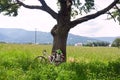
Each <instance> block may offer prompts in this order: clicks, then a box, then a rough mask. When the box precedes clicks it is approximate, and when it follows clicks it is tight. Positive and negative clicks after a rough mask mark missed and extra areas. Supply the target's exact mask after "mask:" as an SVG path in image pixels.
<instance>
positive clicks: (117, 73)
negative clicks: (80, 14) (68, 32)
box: [0, 44, 120, 80]
mask: <svg viewBox="0 0 120 80" xmlns="http://www.w3.org/2000/svg"><path fill="white" fill-rule="evenodd" d="M51 48H52V46H51V45H32V44H31V45H30V44H0V80H120V49H118V48H109V47H74V46H68V47H67V53H68V54H67V62H66V63H63V64H61V65H59V66H55V65H52V64H41V63H38V62H34V58H35V57H36V56H38V55H41V53H42V50H44V49H46V50H47V52H48V53H50V52H51Z"/></svg>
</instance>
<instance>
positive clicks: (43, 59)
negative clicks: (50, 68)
mask: <svg viewBox="0 0 120 80" xmlns="http://www.w3.org/2000/svg"><path fill="white" fill-rule="evenodd" d="M34 61H35V62H38V63H46V62H47V59H46V58H45V57H44V56H37V57H36V58H35V59H34Z"/></svg>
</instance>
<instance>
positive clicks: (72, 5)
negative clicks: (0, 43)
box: [0, 0, 119, 61]
mask: <svg viewBox="0 0 120 80" xmlns="http://www.w3.org/2000/svg"><path fill="white" fill-rule="evenodd" d="M33 1H34V0H33ZM38 1H39V2H40V3H41V4H40V5H27V4H25V3H24V1H20V0H0V12H4V14H5V15H13V16H17V15H18V8H20V7H21V6H23V7H25V8H28V9H38V10H42V11H45V12H47V13H49V14H50V15H51V16H52V17H53V18H54V19H55V20H56V21H57V24H55V25H54V27H53V28H52V30H51V34H52V36H53V48H52V53H53V52H54V51H55V50H57V49H61V50H62V52H63V54H64V57H65V58H64V61H66V42H67V37H68V33H69V31H70V29H72V28H74V27H75V26H76V25H78V24H80V23H83V22H86V21H88V20H91V19H94V18H96V17H98V16H100V15H102V14H105V13H106V12H107V11H109V10H110V9H111V8H113V7H114V6H115V5H116V3H118V2H119V0H114V1H113V2H112V3H111V4H110V5H108V6H107V7H106V8H104V9H102V10H100V11H97V12H96V13H93V14H89V15H86V16H83V17H79V18H76V19H74V20H71V16H75V15H82V13H88V12H90V11H91V10H92V9H95V8H94V0H84V3H82V2H81V0H58V3H57V4H58V7H59V10H58V12H55V11H54V10H53V9H51V8H50V7H49V5H48V4H47V3H46V1H45V0H38ZM51 2H52V1H51Z"/></svg>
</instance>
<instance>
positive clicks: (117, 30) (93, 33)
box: [0, 0, 120, 37]
mask: <svg viewBox="0 0 120 80" xmlns="http://www.w3.org/2000/svg"><path fill="white" fill-rule="evenodd" d="M82 1H84V0H82ZM112 1H114V0H95V4H96V8H97V10H100V9H102V8H104V7H106V6H107V5H108V4H110V3H111V2H112ZM46 2H48V4H49V5H50V7H52V9H54V10H55V11H57V7H56V2H55V0H46ZM26 4H38V5H39V2H38V3H37V0H34V2H33V0H26ZM106 18H107V15H102V16H100V17H98V18H96V19H93V20H90V21H87V22H84V23H82V24H79V25H77V26H76V27H75V28H73V29H71V30H70V33H73V34H76V35H81V36H89V37H105V36H120V25H118V23H117V22H114V20H106ZM0 22H1V23H0V28H22V29H26V30H35V28H37V30H39V31H44V32H50V30H51V29H52V27H53V26H54V25H55V24H56V21H55V20H54V19H53V18H52V17H51V16H50V15H49V14H47V13H45V12H43V11H40V10H30V9H26V8H23V7H22V8H21V9H20V10H19V15H18V16H17V17H8V16H3V15H2V14H0Z"/></svg>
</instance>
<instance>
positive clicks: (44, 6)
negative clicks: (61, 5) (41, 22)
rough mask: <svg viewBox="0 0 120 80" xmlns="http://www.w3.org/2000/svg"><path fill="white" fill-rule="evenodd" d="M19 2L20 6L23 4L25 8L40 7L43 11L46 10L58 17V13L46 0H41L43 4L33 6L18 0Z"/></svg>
mask: <svg viewBox="0 0 120 80" xmlns="http://www.w3.org/2000/svg"><path fill="white" fill-rule="evenodd" d="M16 1H17V4H19V5H20V6H23V7H25V8H29V9H39V10H42V11H45V12H47V13H49V14H50V15H51V16H52V17H53V18H54V19H57V13H56V12H54V11H53V10H52V9H51V8H50V7H49V6H47V4H46V3H45V1H44V0H39V1H40V2H41V4H42V6H35V5H34V6H33V5H26V4H24V3H23V2H21V1H19V0H16Z"/></svg>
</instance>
